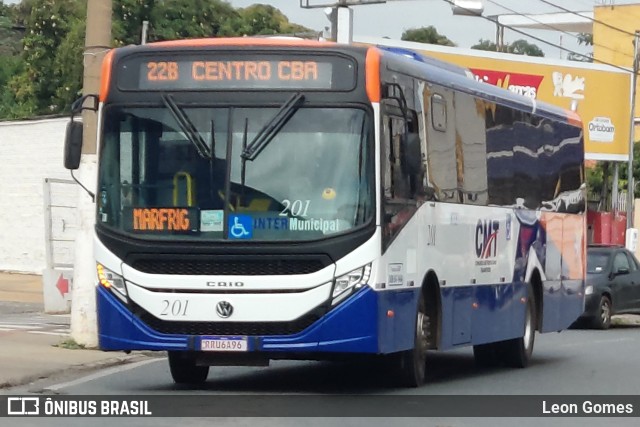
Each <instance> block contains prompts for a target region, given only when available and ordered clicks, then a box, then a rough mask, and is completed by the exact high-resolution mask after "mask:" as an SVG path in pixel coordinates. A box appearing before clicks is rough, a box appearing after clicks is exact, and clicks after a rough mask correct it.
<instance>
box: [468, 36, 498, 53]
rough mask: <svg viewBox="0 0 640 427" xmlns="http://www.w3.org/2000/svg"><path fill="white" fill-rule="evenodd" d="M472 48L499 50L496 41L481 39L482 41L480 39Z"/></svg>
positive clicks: (490, 50)
mask: <svg viewBox="0 0 640 427" xmlns="http://www.w3.org/2000/svg"><path fill="white" fill-rule="evenodd" d="M471 49H476V50H486V51H489V52H497V51H498V46H497V45H496V44H495V43H494V42H492V41H491V40H486V39H480V41H478V43H477V44H474V45H473V46H471Z"/></svg>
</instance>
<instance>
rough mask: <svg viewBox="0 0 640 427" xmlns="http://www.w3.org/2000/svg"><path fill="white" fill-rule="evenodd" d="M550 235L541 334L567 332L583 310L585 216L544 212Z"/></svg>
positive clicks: (547, 249) (543, 220)
mask: <svg viewBox="0 0 640 427" xmlns="http://www.w3.org/2000/svg"><path fill="white" fill-rule="evenodd" d="M542 224H543V227H544V228H545V230H546V234H547V245H546V254H545V261H546V263H545V273H546V280H545V283H544V295H543V298H544V300H543V311H544V318H543V325H542V332H551V331H559V330H562V329H566V328H567V327H569V326H570V325H571V323H573V322H574V321H575V319H576V318H577V317H578V316H580V315H581V314H582V312H583V311H584V286H585V284H584V280H583V277H584V270H585V255H584V251H585V249H584V248H585V246H584V245H585V242H584V217H582V216H571V215H567V214H559V213H548V212H547V213H544V214H543V215H542Z"/></svg>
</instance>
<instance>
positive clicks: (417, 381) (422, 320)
mask: <svg viewBox="0 0 640 427" xmlns="http://www.w3.org/2000/svg"><path fill="white" fill-rule="evenodd" d="M418 298H419V301H418V310H417V312H416V332H415V336H414V346H413V348H412V349H411V350H406V351H403V352H401V353H398V355H397V358H398V360H397V362H398V365H397V366H398V371H399V372H398V374H399V379H400V382H401V385H402V386H404V387H419V386H421V385H423V384H424V383H425V378H426V365H427V349H428V348H429V345H430V339H431V333H430V331H431V325H430V318H429V313H427V308H426V304H425V301H424V296H423V295H422V292H421V293H420V295H419V297H418Z"/></svg>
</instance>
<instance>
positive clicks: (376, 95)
mask: <svg viewBox="0 0 640 427" xmlns="http://www.w3.org/2000/svg"><path fill="white" fill-rule="evenodd" d="M380 56H381V55H380V51H379V50H378V49H377V48H375V47H370V48H369V49H368V50H367V59H366V67H365V69H366V79H367V95H368V96H369V101H371V102H380Z"/></svg>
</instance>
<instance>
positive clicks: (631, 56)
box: [486, 0, 633, 58]
mask: <svg viewBox="0 0 640 427" xmlns="http://www.w3.org/2000/svg"><path fill="white" fill-rule="evenodd" d="M486 1H487V2H489V3H492V4H495V5H496V6H498V7H501V8H503V9H504V10H508V11H509V12H511V13H514V14H516V15H518V16H524V17H526V18H527V19H530V20H531V21H533V22H536V23H538V24H540V25H544V26H545V27H547V28H549V29H551V30H554V31H558V32H560V33H562V34H566V35H568V36H571V37H573V38H576V39H580V37H578V36H576V35H575V34H573V33H570V32H568V31H564V30H561V29H559V28H556V27H554V26H553V25H550V24H546V23H544V22H542V21H540V20H538V19H535V18H533V17H532V16H531V15H525V14H523V13H520V12H518V11H516V10H513V9H511V8H509V7H507V6H504V5H502V4H500V3H498V2H497V1H494V0H486ZM580 16H582V15H580ZM501 25H502V24H501ZM593 45H594V46H599V47H601V48H604V49H607V50H609V51H611V52H614V53H619V54H622V55H624V56H628V57H629V58H633V55H629V54H628V53H625V52H621V51H619V50H617V49H613V48H611V47H609V46H605V45H602V44H598V43H595V42H594V43H593ZM580 55H581V56H585V57H586V56H587V55H582V54H580Z"/></svg>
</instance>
